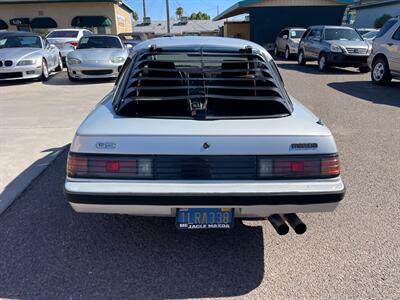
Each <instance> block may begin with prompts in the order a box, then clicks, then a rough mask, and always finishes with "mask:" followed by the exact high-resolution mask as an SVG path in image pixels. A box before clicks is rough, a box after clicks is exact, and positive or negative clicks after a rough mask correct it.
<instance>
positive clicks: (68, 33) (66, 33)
mask: <svg viewBox="0 0 400 300" xmlns="http://www.w3.org/2000/svg"><path fill="white" fill-rule="evenodd" d="M78 33H79V31H77V30H63V31H53V32H50V33H49V35H48V36H47V38H76V37H78Z"/></svg>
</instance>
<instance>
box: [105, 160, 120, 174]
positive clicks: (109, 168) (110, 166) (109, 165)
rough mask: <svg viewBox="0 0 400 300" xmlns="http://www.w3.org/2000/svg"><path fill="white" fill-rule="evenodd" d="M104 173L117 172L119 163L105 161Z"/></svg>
mask: <svg viewBox="0 0 400 300" xmlns="http://www.w3.org/2000/svg"><path fill="white" fill-rule="evenodd" d="M106 172H111V173H112V172H119V161H106Z"/></svg>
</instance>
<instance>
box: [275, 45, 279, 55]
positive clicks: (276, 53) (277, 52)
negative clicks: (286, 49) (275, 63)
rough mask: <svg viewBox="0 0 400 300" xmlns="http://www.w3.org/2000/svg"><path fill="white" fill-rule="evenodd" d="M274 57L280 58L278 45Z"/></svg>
mask: <svg viewBox="0 0 400 300" xmlns="http://www.w3.org/2000/svg"><path fill="white" fill-rule="evenodd" d="M274 56H275V57H278V56H279V51H278V46H277V45H275V46H274Z"/></svg>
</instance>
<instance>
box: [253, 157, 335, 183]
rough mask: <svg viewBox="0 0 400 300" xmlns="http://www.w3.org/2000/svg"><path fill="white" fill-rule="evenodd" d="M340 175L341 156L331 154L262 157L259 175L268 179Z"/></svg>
mask: <svg viewBox="0 0 400 300" xmlns="http://www.w3.org/2000/svg"><path fill="white" fill-rule="evenodd" d="M339 175H340V168H339V158H338V156H337V155H329V156H308V155H307V156H306V155H304V156H286V157H260V158H259V159H258V177H259V178H266V179H279V178H283V179H288V178H292V179H302V178H328V177H336V176H339Z"/></svg>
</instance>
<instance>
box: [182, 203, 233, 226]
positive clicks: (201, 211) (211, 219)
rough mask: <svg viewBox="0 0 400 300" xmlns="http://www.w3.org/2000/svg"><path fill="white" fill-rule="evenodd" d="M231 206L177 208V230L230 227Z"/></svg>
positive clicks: (231, 222) (231, 220) (231, 223)
mask: <svg viewBox="0 0 400 300" xmlns="http://www.w3.org/2000/svg"><path fill="white" fill-rule="evenodd" d="M233 224H234V209H233V208H219V207H218V208H177V210H176V227H177V228H178V229H179V230H199V229H232V228H233Z"/></svg>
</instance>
